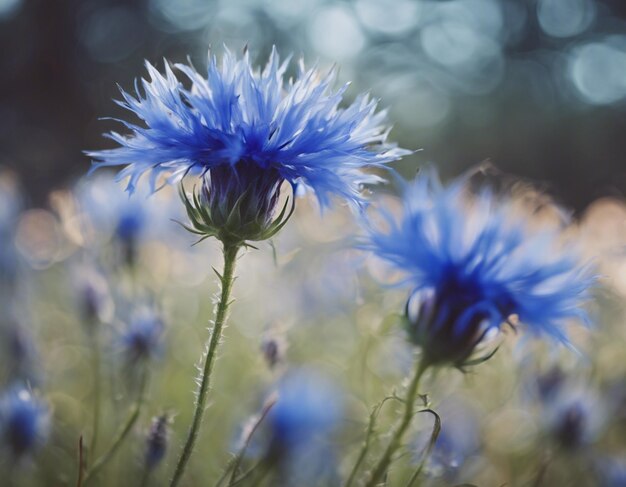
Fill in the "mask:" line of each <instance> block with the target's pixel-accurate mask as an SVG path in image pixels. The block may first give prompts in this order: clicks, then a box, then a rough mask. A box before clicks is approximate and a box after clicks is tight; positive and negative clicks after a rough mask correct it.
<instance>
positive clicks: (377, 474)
mask: <svg viewBox="0 0 626 487" xmlns="http://www.w3.org/2000/svg"><path fill="white" fill-rule="evenodd" d="M427 368H428V365H426V363H425V362H424V361H422V360H420V361H419V362H418V363H417V367H416V368H415V375H414V376H413V378H412V379H411V383H410V384H409V388H408V390H407V394H406V398H405V400H404V414H403V415H402V419H401V420H400V423H399V424H398V426H397V428H396V430H395V431H394V433H393V436H392V437H391V441H390V442H389V445H387V449H386V450H385V453H383V456H382V457H381V458H380V460H379V461H378V464H377V465H376V467H375V468H374V471H373V472H372V475H371V477H370V479H369V481H368V482H367V484H366V486H367V487H374V486H376V485H377V484H378V483H379V482H380V481H381V480H382V479H383V477H384V475H385V472H387V469H388V468H389V464H390V463H391V458H392V457H393V455H394V453H395V452H396V451H397V450H398V448H400V446H401V445H402V437H403V436H404V434H405V433H406V430H407V429H408V427H409V425H410V424H411V419H413V413H414V407H415V399H416V397H417V388H418V386H419V382H420V379H421V378H422V375H423V374H424V372H425V371H426V369H427Z"/></svg>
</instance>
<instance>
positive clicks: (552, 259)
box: [366, 171, 594, 366]
mask: <svg viewBox="0 0 626 487" xmlns="http://www.w3.org/2000/svg"><path fill="white" fill-rule="evenodd" d="M465 183H466V181H465V180H464V179H461V180H459V181H457V182H455V183H453V184H452V185H450V186H449V187H444V186H442V184H441V183H440V182H439V179H438V177H437V175H436V174H435V173H434V172H432V171H429V172H426V173H425V174H421V175H419V176H418V177H417V179H416V181H415V183H414V184H412V185H411V186H409V187H407V188H406V189H405V195H404V214H403V216H402V217H401V219H400V221H397V220H396V219H395V218H393V217H392V216H391V215H390V214H389V213H386V212H384V213H383V217H384V220H385V223H386V224H387V226H388V230H387V231H379V230H376V229H372V230H370V234H369V238H368V242H367V244H366V248H369V249H371V250H372V251H373V252H374V253H375V255H377V256H378V257H380V258H382V259H383V260H385V261H387V262H388V263H389V264H391V266H392V267H393V268H394V269H395V270H397V271H399V272H400V273H402V274H403V275H404V278H403V279H402V280H401V281H400V283H404V284H408V285H410V286H411V287H412V293H411V298H410V299H409V301H408V303H407V325H408V329H409V333H410V337H411V339H412V340H413V341H414V342H415V343H416V344H418V345H420V346H421V347H422V350H423V353H424V359H425V360H426V361H427V362H429V363H431V364H438V363H453V364H455V365H458V366H462V365H463V364H464V363H465V362H466V361H467V359H468V358H469V356H470V354H471V353H472V351H473V350H474V348H475V346H476V345H477V344H478V343H480V342H481V341H482V340H483V338H484V337H485V336H486V335H487V334H488V333H489V332H491V331H494V330H497V329H499V328H500V326H501V325H502V324H503V323H504V322H506V321H507V320H508V319H509V317H511V316H513V315H516V316H517V317H518V318H519V320H520V321H521V322H522V323H524V325H525V326H526V327H527V328H528V329H529V330H530V331H531V332H533V333H535V334H538V335H547V336H550V337H553V338H555V339H557V340H560V341H562V342H565V343H567V336H566V334H565V331H564V324H565V322H566V321H568V320H570V319H579V320H582V321H583V322H586V321H587V315H586V312H585V311H584V309H583V308H582V307H581V306H582V305H583V303H584V302H585V301H586V300H587V299H588V298H589V294H590V288H591V286H592V285H593V283H594V278H593V277H592V276H590V274H589V272H588V270H587V269H585V268H581V267H580V266H579V263H578V258H577V255H576V253H575V252H573V251H572V250H571V249H567V248H561V249H559V248H558V247H557V246H556V236H555V235H553V234H549V233H545V232H543V233H532V232H530V231H529V229H528V225H527V224H526V222H525V221H523V220H521V219H520V218H516V217H515V216H514V213H513V212H512V208H511V204H510V203H509V202H507V201H506V200H502V199H498V198H496V197H495V196H494V195H493V194H491V193H490V192H488V191H483V192H481V193H479V194H478V195H476V196H475V197H474V198H472V197H470V195H469V194H468V193H467V191H465V186H466V185H465Z"/></svg>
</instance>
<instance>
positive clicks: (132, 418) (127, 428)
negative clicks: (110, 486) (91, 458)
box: [83, 364, 148, 485]
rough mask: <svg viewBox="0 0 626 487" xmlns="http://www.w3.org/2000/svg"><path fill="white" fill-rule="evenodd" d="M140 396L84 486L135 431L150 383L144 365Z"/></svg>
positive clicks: (87, 477)
mask: <svg viewBox="0 0 626 487" xmlns="http://www.w3.org/2000/svg"><path fill="white" fill-rule="evenodd" d="M139 380H140V382H139V394H138V398H137V400H136V401H135V404H134V405H133V406H132V408H131V410H130V413H129V415H128V418H127V419H126V423H125V424H124V427H123V428H122V429H121V430H120V431H119V433H118V434H117V436H116V437H115V439H114V440H113V443H111V446H110V447H109V449H108V450H107V451H106V452H104V453H103V454H102V455H101V456H100V457H98V459H97V460H96V461H95V462H94V463H93V466H92V467H91V468H90V469H89V470H88V471H87V475H85V480H84V482H83V484H84V485H87V484H88V483H89V481H90V480H91V479H92V478H94V477H95V476H96V474H97V473H98V472H99V471H100V470H101V469H102V468H103V467H104V466H105V465H106V464H107V463H108V462H109V460H111V458H113V456H114V455H115V453H116V452H117V450H118V449H119V447H120V446H121V445H122V443H123V442H124V440H125V439H126V437H127V436H128V434H129V433H130V432H131V430H132V429H133V426H134V425H135V423H136V422H137V419H138V418H139V414H140V413H141V408H142V407H143V404H144V402H145V391H146V385H147V383H148V371H147V367H146V365H145V364H144V367H143V368H142V371H141V378H140V379H139Z"/></svg>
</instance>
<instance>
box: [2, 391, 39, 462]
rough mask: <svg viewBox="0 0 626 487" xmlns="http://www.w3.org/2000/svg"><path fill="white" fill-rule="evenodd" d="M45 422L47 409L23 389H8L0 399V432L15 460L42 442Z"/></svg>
mask: <svg viewBox="0 0 626 487" xmlns="http://www.w3.org/2000/svg"><path fill="white" fill-rule="evenodd" d="M48 420H49V414H48V408H47V407H46V406H45V405H44V404H43V403H42V402H41V401H40V400H38V399H37V398H35V397H34V396H33V394H32V393H31V392H30V391H29V390H27V389H24V388H21V387H18V388H14V389H10V390H9V391H7V392H6V393H4V395H3V396H2V397H1V398H0V433H1V434H2V440H3V444H4V446H6V447H7V448H8V449H9V450H10V451H11V453H12V454H13V455H14V456H15V457H21V456H23V455H25V454H27V453H30V452H32V451H33V450H34V449H35V448H36V447H37V446H39V445H40V444H41V443H43V442H44V441H45V439H46V437H47V434H48V426H49V421H48Z"/></svg>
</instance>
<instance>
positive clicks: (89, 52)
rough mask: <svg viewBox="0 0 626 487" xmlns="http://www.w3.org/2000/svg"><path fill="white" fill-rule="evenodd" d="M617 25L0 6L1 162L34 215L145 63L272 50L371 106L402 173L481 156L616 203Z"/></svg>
mask: <svg viewBox="0 0 626 487" xmlns="http://www.w3.org/2000/svg"><path fill="white" fill-rule="evenodd" d="M625 21H626V3H625V2H623V1H622V0H568V1H564V0H448V1H446V0H439V1H434V0H429V1H427V0H353V1H349V0H347V1H329V0H306V1H304V0H301V1H299V0H273V1H263V0H222V1H218V0H213V1H211V0H179V1H172V0H133V1H128V0H63V1H55V2H51V1H49V0H0V42H1V45H2V50H1V53H0V97H1V98H0V165H5V166H8V167H10V168H12V169H14V170H15V171H17V172H18V173H19V175H20V179H21V180H22V181H23V183H24V185H25V187H26V191H27V193H28V195H29V199H30V204H41V203H43V202H44V201H45V199H46V198H47V193H48V190H50V189H53V188H58V187H60V186H63V185H64V184H65V183H66V182H67V181H68V180H70V179H72V178H75V177H77V176H79V175H82V174H83V173H84V172H85V171H86V170H87V168H88V166H89V161H88V159H87V158H86V157H85V156H84V155H82V152H81V151H82V150H85V149H101V148H104V147H107V145H108V144H109V142H108V141H106V140H104V139H102V138H101V136H100V134H101V133H102V132H104V131H106V130H108V129H110V128H111V127H112V124H111V123H110V122H107V121H99V120H98V117H104V116H115V115H118V114H119V113H120V109H119V108H118V107H116V106H115V105H114V104H113V103H112V101H111V99H112V98H114V97H117V94H118V92H117V88H116V83H119V84H120V85H121V86H122V87H124V88H125V89H127V90H130V89H131V87H132V83H133V80H134V78H136V77H139V76H144V75H145V70H144V68H143V61H144V59H148V60H149V61H151V62H153V63H157V65H159V66H160V67H161V68H162V65H163V61H162V58H163V57H165V58H167V59H168V60H170V61H174V62H178V61H183V60H185V59H186V57H187V56H190V57H191V59H192V60H193V62H194V64H195V65H196V66H202V65H203V64H204V63H205V60H206V52H207V49H208V47H209V46H211V45H213V46H214V48H215V51H216V53H217V54H218V55H219V54H220V51H221V49H222V44H226V45H227V46H229V47H230V48H231V49H233V50H240V49H242V48H243V46H244V45H245V44H248V45H249V46H250V50H251V52H252V54H253V58H256V59H257V62H258V63H259V64H263V63H264V62H265V60H266V56H267V54H268V52H269V50H270V48H271V46H272V45H273V44H275V45H277V46H278V48H279V51H280V53H282V54H283V55H286V54H288V53H293V54H294V55H295V56H296V57H300V56H303V57H304V59H305V61H306V62H307V63H309V64H311V63H313V62H315V61H316V60H319V62H320V64H321V65H322V66H326V65H328V66H330V65H332V64H333V63H337V64H338V65H339V66H340V70H341V71H340V77H341V79H342V81H343V80H352V81H353V82H354V83H353V85H352V88H351V89H352V91H351V93H352V94H355V93H357V92H359V91H362V90H371V92H372V93H373V95H374V96H376V97H380V98H381V99H382V103H381V104H382V106H389V107H390V109H391V119H392V120H393V121H394V123H395V129H394V133H393V138H395V139H396V140H398V141H399V142H400V143H401V144H402V145H403V146H405V147H408V148H411V149H422V150H421V151H420V152H419V153H417V154H416V155H415V156H414V157H413V158H408V159H406V160H405V161H403V162H402V163H400V167H401V168H402V170H403V171H404V172H405V173H406V174H407V175H408V174H410V173H412V172H414V171H415V167H416V165H417V163H423V162H427V161H433V162H436V163H437V164H438V165H439V167H440V168H441V170H442V171H443V173H444V174H445V175H446V176H451V175H454V174H457V173H458V172H460V171H461V170H463V169H465V168H467V167H469V166H472V165H474V164H476V163H479V162H481V161H483V160H486V159H490V160H491V161H492V162H493V163H494V164H495V165H496V166H497V167H499V168H500V169H503V170H505V171H507V172H514V173H517V174H519V175H521V176H527V177H532V178H535V179H539V180H542V181H546V182H548V184H549V189H550V191H551V192H552V193H553V194H555V195H556V197H557V199H559V200H560V201H562V202H563V203H565V204H567V205H569V206H571V207H574V208H575V209H576V210H578V211H581V210H582V209H584V208H585V207H586V205H588V203H589V202H590V201H592V200H594V199H595V198H597V197H599V196H603V195H615V194H620V195H621V194H623V193H624V191H625V190H626V173H625V171H624V167H625V165H624V162H625V161H624V153H626V137H624V136H623V134H624V133H626V102H625V100H626V75H625V73H626V22H625Z"/></svg>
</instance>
